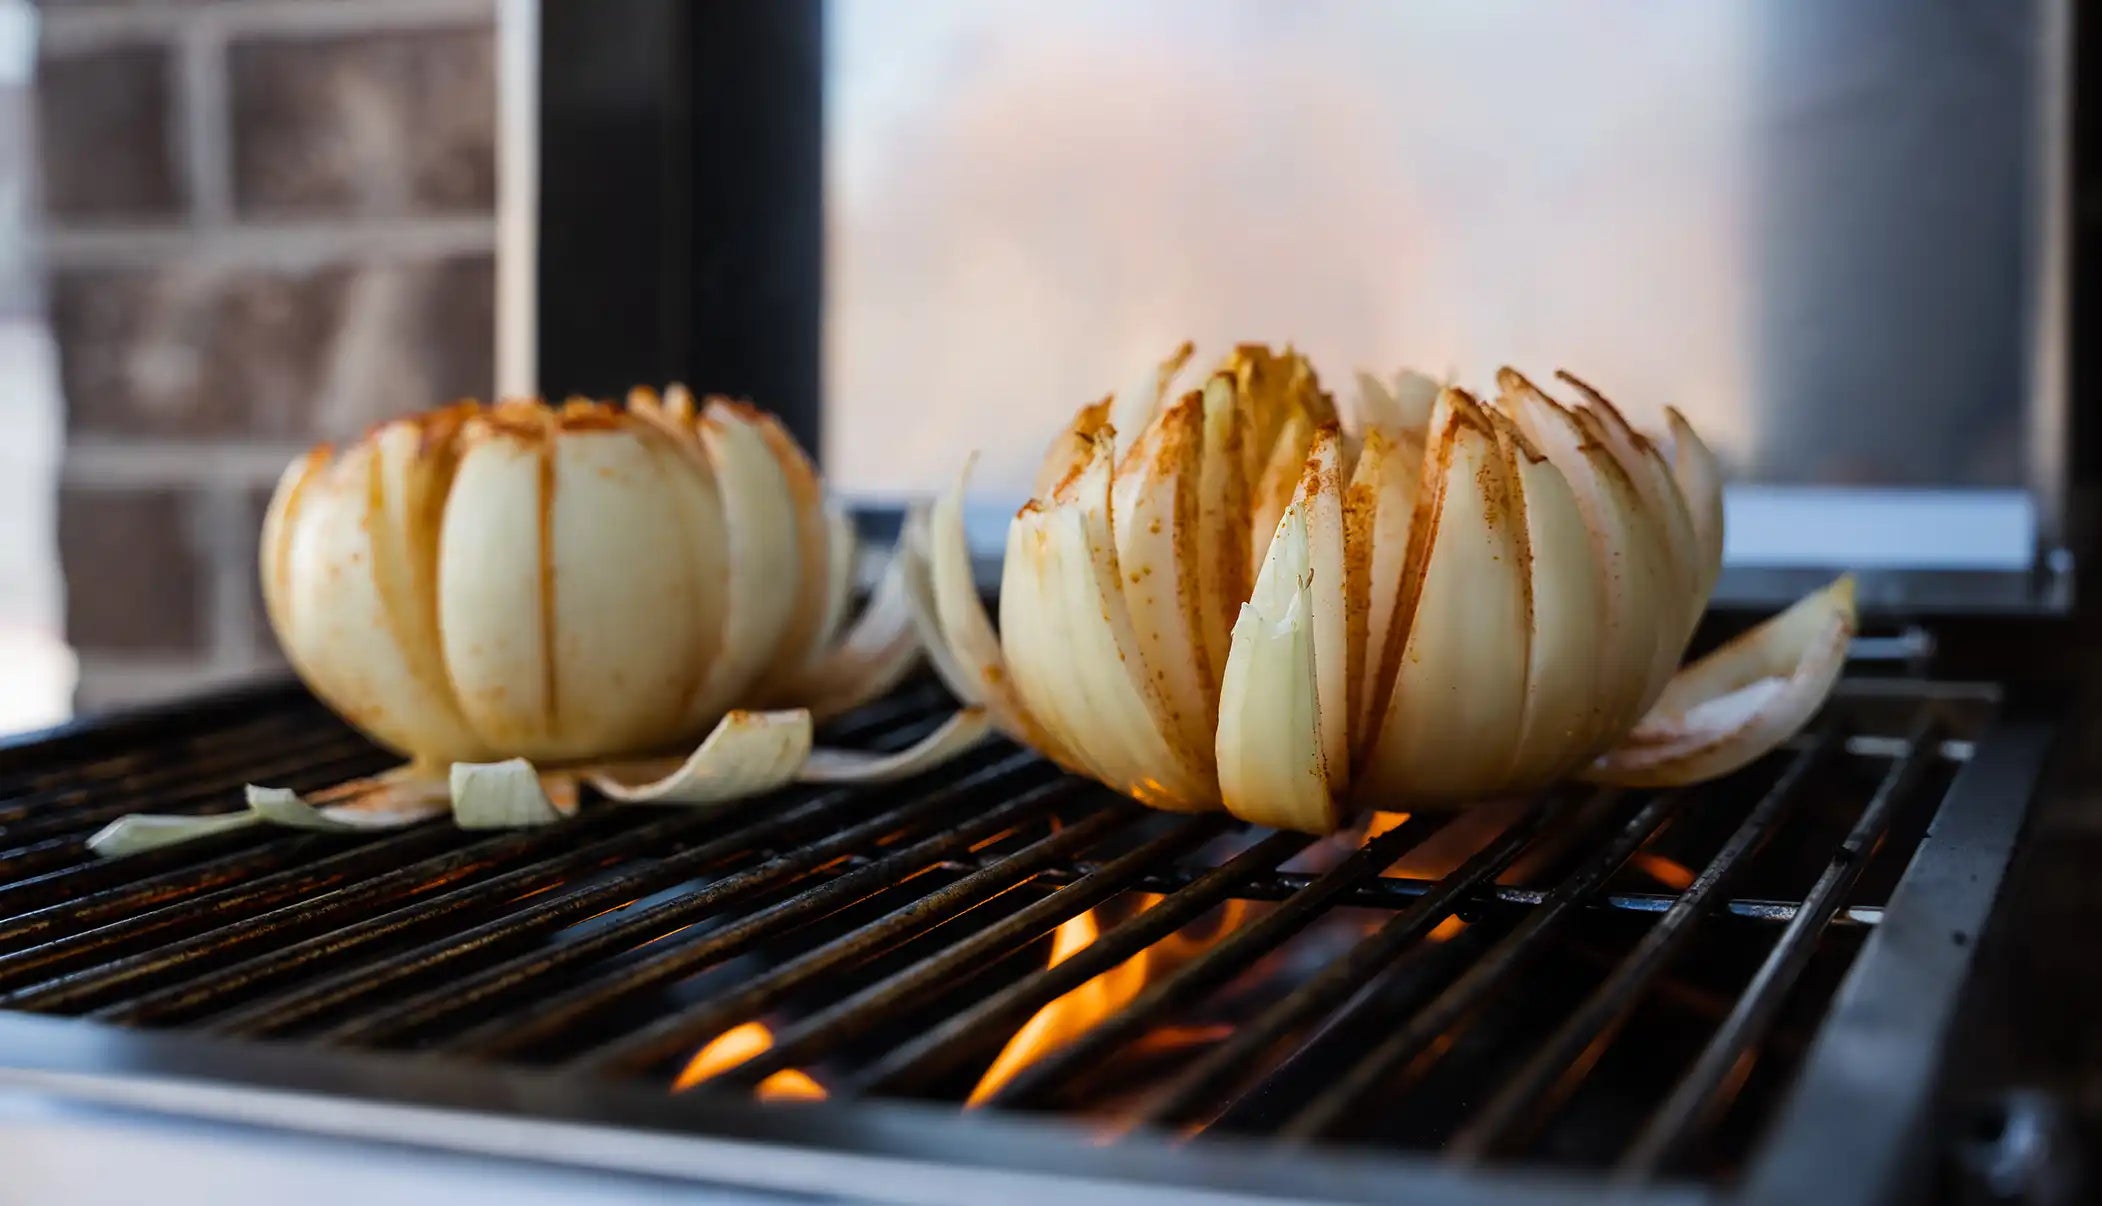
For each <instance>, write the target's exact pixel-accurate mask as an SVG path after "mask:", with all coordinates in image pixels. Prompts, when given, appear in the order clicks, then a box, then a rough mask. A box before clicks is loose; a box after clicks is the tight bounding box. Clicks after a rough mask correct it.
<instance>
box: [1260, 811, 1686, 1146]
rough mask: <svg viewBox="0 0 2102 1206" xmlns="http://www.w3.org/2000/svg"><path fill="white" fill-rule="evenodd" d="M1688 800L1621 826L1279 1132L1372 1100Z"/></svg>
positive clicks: (1330, 1121)
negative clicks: (1474, 960) (1601, 845)
mask: <svg viewBox="0 0 2102 1206" xmlns="http://www.w3.org/2000/svg"><path fill="white" fill-rule="evenodd" d="M1685 800H1686V797H1685V796H1684V795H1683V794H1681V793H1678V792H1666V793H1664V794H1662V795H1659V796H1657V797H1655V798H1653V799H1651V800H1650V801H1649V802H1648V803H1647V804H1645V805H1644V806H1643V807H1642V809H1641V811H1639V812H1637V813H1636V814H1635V816H1634V817H1632V818H1631V819H1629V821H1628V822H1627V823H1626V824H1625V825H1623V826H1622V827H1621V829H1620V832H1619V833H1617V834H1615V835H1614V837H1613V840H1612V841H1611V842H1609V843H1607V845H1606V846H1605V848H1604V849H1602V850H1600V851H1599V852H1598V853H1597V854H1595V855H1593V856H1592V857H1591V858H1590V859H1589V860H1587V861H1586V862H1585V863H1584V864H1583V865H1582V866H1580V867H1579V868H1578V869H1577V870H1576V871H1575V872H1574V873H1572V874H1571V875H1570V876H1569V878H1567V879H1565V880H1563V881H1562V882H1561V884H1559V885H1557V886H1556V888H1555V889H1554V891H1553V892H1551V893H1550V894H1549V895H1548V898H1547V900H1546V901H1544V902H1543V903H1542V904H1541V905H1540V907H1539V908H1537V909H1534V910H1533V911H1532V912H1530V913H1528V914H1526V916H1525V919H1524V920H1523V921H1521V922H1519V923H1518V926H1517V927H1516V928H1515V929H1513V930H1512V931H1511V932H1510V934H1508V935H1506V936H1505V937H1504V939H1503V940H1502V941H1501V942H1499V943H1497V945H1496V946H1495V947H1493V948H1491V950H1490V951H1489V953H1488V954H1487V955H1485V956H1484V957H1483V958H1482V959H1480V960H1479V961H1477V962H1476V963H1474V964H1473V965H1472V966H1470V967H1469V968H1468V969H1467V970H1466V972H1464V973H1463V974H1462V975H1461V976H1460V978H1459V979H1458V980H1455V981H1454V982H1453V983H1452V985H1451V987H1449V988H1447V989H1446V990H1445V991H1444V992H1443V993H1440V994H1439V995H1438V996H1437V997H1436V998H1435V999H1434V1000H1432V1001H1431V1003H1430V1004H1429V1005H1427V1006H1425V1007H1424V1008H1423V1009H1421V1010H1418V1011H1416V1012H1415V1013H1413V1014H1412V1015H1411V1016H1410V1017H1409V1020H1408V1021H1407V1022H1406V1023H1404V1024H1403V1025H1402V1026H1401V1028H1400V1029H1398V1030H1396V1031H1395V1032H1394V1034H1393V1035H1391V1036H1390V1037H1389V1038H1387V1039H1386V1041H1384V1042H1382V1043H1381V1044H1380V1045H1379V1046H1377V1047H1375V1048H1373V1049H1372V1051H1370V1052H1369V1053H1367V1054H1366V1056H1365V1058H1363V1059H1361V1060H1359V1061H1358V1062H1357V1063H1356V1064H1354V1065H1352V1066H1351V1068H1350V1070H1349V1071H1347V1072H1345V1073H1344V1074H1343V1075H1342V1076H1341V1077H1340V1078H1338V1080H1337V1081H1336V1083H1335V1085H1334V1086H1333V1087H1332V1088H1330V1089H1328V1090H1327V1091H1325V1092H1323V1093H1322V1094H1321V1095H1320V1096H1318V1097H1316V1098H1315V1099H1314V1100H1313V1101H1311V1102H1309V1103H1307V1105H1306V1106H1305V1107H1304V1108H1303V1109H1301V1110H1300V1111H1299V1113H1298V1114H1296V1115H1295V1116H1294V1117H1292V1118H1291V1119H1290V1120H1289V1121H1287V1122H1286V1123H1285V1124H1284V1126H1283V1127H1282V1128H1280V1131H1279V1133H1280V1134H1281V1135H1282V1136H1283V1137H1285V1138H1287V1139H1295V1140H1307V1139H1313V1138H1315V1137H1317V1136H1319V1135H1321V1134H1323V1133H1325V1132H1327V1131H1328V1130H1330V1129H1331V1128H1333V1127H1335V1126H1336V1125H1337V1124H1338V1123H1339V1122H1341V1121H1342V1119H1343V1116H1344V1115H1345V1114H1346V1113H1348V1112H1349V1111H1350V1110H1351V1108H1352V1107H1354V1106H1356V1105H1357V1104H1358V1103H1359V1102H1360V1101H1362V1100H1364V1099H1365V1098H1366V1097H1368V1096H1370V1095H1371V1094H1372V1093H1373V1091H1374V1090H1376V1089H1377V1088H1378V1087H1379V1086H1380V1084H1381V1083H1382V1082H1384V1081H1386V1080H1387V1079H1388V1078H1389V1077H1391V1076H1392V1075H1394V1073H1395V1072H1397V1071H1399V1070H1400V1068H1401V1066H1402V1065H1403V1064H1406V1063H1407V1062H1408V1061H1410V1060H1411V1059H1414V1058H1415V1057H1416V1055H1417V1054H1418V1053H1419V1052H1421V1051H1422V1050H1423V1049H1424V1048H1426V1047H1428V1046H1429V1045H1430V1044H1431V1043H1432V1042H1433V1041H1434V1040H1435V1039H1436V1038H1437V1037H1438V1036H1439V1035H1440V1034H1443V1033H1444V1032H1445V1031H1446V1030H1448V1029H1450V1028H1451V1027H1452V1026H1453V1024H1454V1023H1456V1022H1458V1021H1459V1020H1460V1019H1461V1018H1462V1017H1464V1016H1465V1015H1466V1014H1467V1013H1468V1012H1469V1011H1471V1010H1472V1009H1473V1008H1474V1007H1475V1005H1476V1004H1478V1003H1479V1002H1480V1001H1481V1000H1482V999H1483V998H1485V997H1486V996H1488V995H1489V993H1491V992H1492V991H1494V990H1495V989H1496V987H1497V986H1498V985H1500V984H1501V983H1503V981H1504V980H1505V979H1506V978H1507V977H1508V976H1510V975H1511V974H1512V973H1513V972H1514V971H1515V970H1516V969H1517V968H1518V967H1520V966H1522V965H1523V964H1524V963H1525V962H1527V961H1528V960H1529V959H1530V958H1531V957H1532V956H1533V955H1535V954H1536V953H1538V951H1539V950H1540V948H1541V947H1542V945H1543V943H1544V941H1545V940H1546V939H1547V938H1549V937H1551V936H1552V934H1553V930H1554V927H1555V925H1556V924H1557V923H1558V922H1560V921H1561V920H1562V919H1563V918H1565V917H1566V916H1568V915H1569V914H1570V913H1572V912H1573V911H1574V910H1575V909H1576V908H1577V906H1578V904H1579V903H1580V902H1581V901H1582V900H1583V899H1584V898H1585V897H1587V896H1589V895H1591V893H1592V892H1594V891H1596V890H1597V889H1598V886H1599V885H1600V884H1602V883H1604V882H1605V881H1606V877H1607V876H1609V875H1611V874H1613V872H1615V871H1617V870H1619V868H1620V865H1621V864H1622V863H1623V862H1626V861H1627V858H1628V856H1629V855H1631V854H1633V853H1634V852H1635V849H1636V847H1638V846H1640V845H1641V844H1642V843H1643V842H1644V841H1646V840H1648V838H1649V836H1650V834H1652V833H1654V832H1655V831H1656V829H1657V827H1658V826H1660V825H1662V824H1663V823H1664V822H1665V821H1666V820H1668V819H1669V818H1670V817H1671V816H1672V814H1673V813H1675V812H1677V811H1678V810H1679V808H1680V807H1682V806H1683V805H1684V803H1685Z"/></svg>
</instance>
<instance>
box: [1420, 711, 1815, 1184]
mask: <svg viewBox="0 0 2102 1206" xmlns="http://www.w3.org/2000/svg"><path fill="white" fill-rule="evenodd" d="M1839 740H1840V734H1839V732H1838V730H1836V729H1825V730H1823V731H1822V732H1821V734H1820V736H1819V738H1818V741H1817V744H1816V745H1814V746H1813V747H1812V748H1811V749H1809V750H1807V751H1805V752H1804V753H1802V754H1799V755H1797V756H1796V757H1795V758H1794V760H1792V761H1791V762H1790V763H1789V765H1788V768H1787V769H1786V770H1785V771H1783V772H1782V774H1781V777H1780V778H1778V779H1776V780H1775V781H1774V785H1773V786H1772V787H1771V788H1769V789H1768V790H1767V792H1766V794H1765V795H1763V796H1761V797H1760V799H1759V802H1758V803H1756V804H1754V805H1753V806H1752V808H1751V810H1750V811H1749V812H1747V813H1746V814H1745V818H1744V820H1743V822H1742V823H1740V824H1739V825H1738V826H1737V830H1736V832H1735V833H1732V834H1731V835H1730V839H1729V841H1727V842H1725V843H1724V844H1723V847H1722V849H1721V850H1719V851H1717V852H1716V854H1715V857H1714V858H1712V859H1710V860H1709V862H1708V865H1707V866H1706V867H1704V868H1703V869H1702V870H1701V873H1700V875H1699V876H1698V877H1697V878H1695V880H1694V881H1693V883H1692V884H1690V885H1688V886H1687V888H1686V890H1685V891H1684V892H1682V893H1680V895H1679V902H1678V904H1676V905H1674V906H1672V908H1671V910H1670V911H1669V912H1667V913H1665V914H1664V916H1662V917H1660V918H1658V919H1657V922H1656V924H1654V925H1652V926H1651V927H1650V928H1649V931H1648V932H1647V933H1645V934H1644V935H1643V936H1642V941H1641V942H1639V943H1638V944H1636V947H1635V949H1634V950H1633V951H1630V952H1629V953H1628V955H1627V957H1626V958H1625V959H1623V960H1621V962H1620V965H1619V966H1618V967H1616V968H1615V969H1614V970H1613V973H1612V974H1611V975H1610V976H1608V977H1607V978H1606V980H1605V982H1604V983H1603V984H1601V985H1599V987H1598V989H1597V991H1595V992H1593V993H1592V994H1591V995H1590V996H1589V997H1588V998H1586V999H1585V1001H1584V1003H1583V1004H1582V1005H1581V1006H1579V1007H1578V1008H1577V1011H1576V1012H1575V1013H1573V1014H1571V1015H1570V1016H1569V1018H1568V1019H1567V1020H1566V1021H1564V1022H1563V1023H1562V1025H1561V1026H1560V1027H1558V1028H1557V1029H1556V1030H1555V1032H1554V1034H1553V1035H1552V1036H1550V1037H1549V1038H1548V1040H1547V1041H1546V1042H1545V1043H1543V1044H1542V1045H1541V1046H1540V1049H1539V1050H1538V1051H1536V1052H1535V1053H1534V1054H1533V1057H1532V1058H1531V1059H1530V1060H1528V1061H1527V1062H1526V1063H1525V1065H1524V1066H1523V1067H1521V1068H1520V1069H1519V1070H1518V1071H1517V1072H1516V1073H1515V1074H1513V1075H1512V1076H1511V1077H1509V1078H1508V1079H1506V1080H1505V1081H1504V1083H1503V1086H1502V1087H1501V1088H1499V1089H1498V1090H1497V1092H1496V1094H1495V1096H1493V1097H1491V1098H1490V1099H1489V1103H1488V1104H1487V1105H1485V1106H1483V1107H1482V1109H1481V1111H1480V1112H1479V1113H1478V1114H1477V1115H1476V1116H1475V1117H1474V1118H1473V1119H1472V1120H1470V1121H1469V1122H1468V1123H1467V1124H1466V1125H1464V1126H1463V1127H1461V1128H1460V1130H1459V1132H1458V1133H1456V1134H1455V1135H1454V1136H1453V1137H1452V1138H1451V1139H1450V1140H1448V1141H1447V1143H1446V1151H1447V1154H1448V1155H1449V1156H1450V1158H1451V1159H1453V1160H1454V1161H1455V1162H1458V1163H1473V1162H1476V1161H1479V1160H1480V1159H1482V1158H1483V1157H1484V1156H1487V1155H1489V1154H1490V1153H1492V1152H1494V1151H1495V1150H1497V1148H1498V1147H1499V1146H1508V1145H1509V1144H1511V1143H1513V1142H1516V1141H1518V1140H1520V1139H1522V1138H1523V1137H1524V1127H1525V1124H1526V1122H1527V1120H1528V1119H1538V1118H1540V1117H1542V1116H1544V1115H1545V1114H1547V1113H1549V1112H1551V1111H1552V1110H1554V1109H1555V1108H1556V1107H1557V1106H1558V1105H1559V1103H1561V1102H1562V1101H1564V1100H1567V1097H1568V1094H1569V1093H1570V1092H1571V1091H1572V1090H1573V1089H1575V1087H1576V1085H1577V1083H1578V1082H1579V1081H1580V1080H1581V1079H1582V1078H1583V1073H1584V1072H1585V1071H1586V1067H1585V1066H1582V1065H1581V1064H1580V1057H1581V1056H1582V1055H1583V1053H1584V1052H1585V1051H1586V1050H1590V1049H1597V1048H1599V1047H1603V1045H1604V1044H1605V1043H1607V1042H1609V1041H1611V1039H1612V1037H1613V1035H1614V1034H1615V1033H1617V1032H1618V1030H1619V1028H1620V1026H1621V1025H1622V1024H1623V1023H1624V1022H1625V1021H1626V1020H1627V1017H1628V1015H1629V1014H1630V1013H1631V1012H1632V1011H1633V1010H1634V1008H1635V1006H1636V1004H1637V1003H1638V1002H1639V1001H1640V1000H1641V998H1642V995H1643V993H1644V992H1645V991H1646V990H1647V989H1648V987H1649V985H1650V981H1651V980H1653V979H1654V978H1655V977H1656V976H1657V974H1658V973H1659V972H1661V971H1663V970H1664V968H1665V967H1666V966H1667V965H1668V964H1670V963H1671V961H1672V959H1673V958H1675V957H1676V956H1677V955H1678V953H1679V951H1680V950H1681V949H1682V948H1683V947H1684V946H1685V945H1686V942H1687V940H1688V939H1690V938H1691V937H1692V936H1693V934H1694V932H1695V929H1696V927H1697V926H1698V924H1699V922H1700V920H1701V919H1702V918H1703V917H1705V916H1706V915H1707V913H1708V906H1709V902H1710V900H1711V899H1712V898H1713V897H1714V896H1715V895H1716V894H1717V893H1718V892H1720V891H1721V890H1722V889H1723V887H1724V886H1725V885H1726V884H1727V883H1728V881H1729V879H1730V877H1731V876H1732V875H1734V874H1735V873H1736V872H1737V870H1738V867H1739V865H1740V864H1741V863H1743V862H1744V861H1746V860H1747V859H1748V858H1749V857H1750V856H1751V854H1752V852H1753V851H1754V850H1756V849H1757V848H1758V847H1759V845H1760V844H1761V843H1763V842H1764V841H1765V840H1766V839H1767V837H1768V836H1770V835H1771V834H1772V833H1773V831H1774V829H1775V828H1776V827H1777V826H1778V825H1779V824H1780V822H1781V820H1782V819H1783V818H1784V817H1785V816H1786V815H1787V814H1788V810H1789V809H1790V808H1792V807H1793V806H1794V805H1795V803H1796V802H1797V800H1798V799H1799V798H1800V797H1801V795H1802V791H1803V788H1804V786H1805V785H1806V784H1807V783H1808V782H1809V781H1810V774H1811V771H1812V770H1813V769H1815V768H1816V767H1817V766H1818V765H1819V764H1821V763H1822V762H1823V761H1824V760H1825V758H1826V757H1827V756H1828V755H1829V754H1830V753H1831V752H1832V750H1833V749H1834V748H1836V747H1837V746H1838V744H1839Z"/></svg>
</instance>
